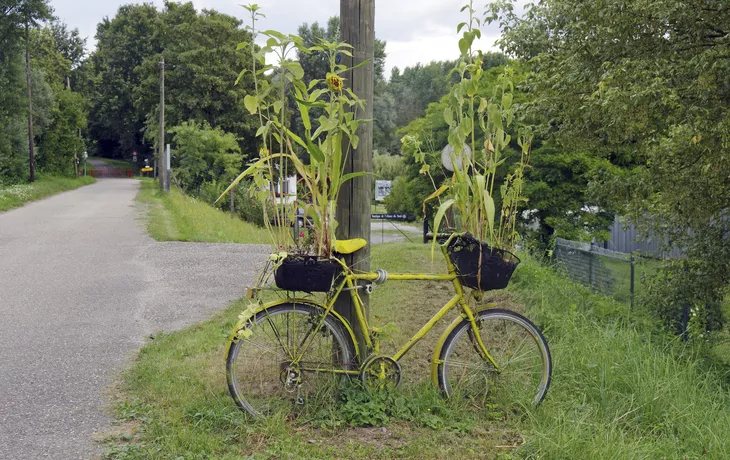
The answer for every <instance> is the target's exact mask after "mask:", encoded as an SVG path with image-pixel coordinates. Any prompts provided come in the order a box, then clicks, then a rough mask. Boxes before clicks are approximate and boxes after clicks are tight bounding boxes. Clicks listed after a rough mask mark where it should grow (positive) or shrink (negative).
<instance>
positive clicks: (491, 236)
mask: <svg viewBox="0 0 730 460" xmlns="http://www.w3.org/2000/svg"><path fill="white" fill-rule="evenodd" d="M462 11H467V12H468V13H469V21H468V22H462V23H461V24H459V25H458V28H457V31H458V32H461V31H462V30H463V34H462V37H461V38H460V40H459V51H460V52H461V58H460V59H459V61H458V62H457V64H456V66H455V68H454V69H453V71H452V72H454V73H456V74H457V75H458V76H459V83H457V84H456V85H454V87H453V88H452V89H451V91H450V92H449V94H448V97H447V102H448V106H447V107H446V109H445V110H444V114H443V117H444V120H445V121H446V123H447V124H448V126H449V135H448V143H449V146H450V147H451V149H450V152H451V153H450V155H451V164H452V165H453V169H454V172H453V175H452V176H451V178H450V179H448V180H447V181H446V183H445V184H443V185H441V186H440V187H438V188H436V190H435V191H434V193H433V194H431V195H430V196H429V197H428V198H427V199H426V201H429V200H433V199H438V200H439V206H438V209H437V211H436V214H435V216H434V228H435V229H438V228H439V227H440V225H441V223H442V221H443V220H444V218H445V217H446V215H447V211H449V210H452V211H454V214H456V216H457V217H458V219H459V226H460V230H462V231H467V232H469V233H471V234H472V235H474V236H475V237H476V238H478V239H479V240H481V241H483V242H485V243H487V244H488V245H489V246H490V247H492V248H498V249H505V250H508V251H509V250H512V249H513V248H514V245H515V243H516V241H517V240H518V238H519V235H518V234H517V231H516V218H517V209H518V206H519V205H520V204H521V203H523V202H525V201H526V198H525V197H524V196H523V185H524V171H525V169H526V168H528V167H529V160H530V148H531V143H532V135H531V134H530V132H529V130H527V129H524V128H522V129H519V130H518V138H517V144H518V146H519V148H520V150H521V157H520V161H519V162H518V163H517V166H516V167H515V169H514V170H513V171H512V172H511V173H509V174H507V177H506V178H505V179H504V181H503V182H502V183H501V184H500V183H498V177H497V168H498V167H499V166H500V165H501V164H503V163H504V161H505V159H506V155H505V153H506V150H507V149H508V148H509V145H510V142H511V141H512V138H511V136H510V135H509V134H508V129H510V128H512V127H513V125H514V123H515V106H514V105H513V93H514V85H513V83H512V80H511V75H510V72H509V70H507V71H505V73H504V74H503V75H501V76H500V77H499V80H498V84H497V85H496V87H495V89H494V93H493V95H492V97H491V98H483V97H481V96H479V95H478V94H477V92H478V89H479V83H480V81H481V78H482V76H483V75H484V73H483V71H482V61H481V59H480V56H481V55H482V53H481V52H480V51H475V50H474V49H473V43H474V40H476V39H478V38H481V31H480V30H479V28H478V27H479V26H480V25H481V23H480V20H479V19H478V18H476V17H475V16H474V13H475V10H474V8H473V2H472V1H470V2H469V3H468V4H466V5H465V6H464V7H463V8H462ZM477 140H478V141H479V142H477ZM467 147H468V148H467ZM471 152H474V153H473V156H472V155H471V154H470V153H471ZM419 158H420V159H421V161H422V162H423V165H424V167H423V169H422V170H421V172H422V173H426V174H427V173H428V164H426V163H425V160H424V155H420V156H418V155H417V156H416V159H417V160H418V159H419ZM424 170H425V171H424ZM495 193H499V194H500V196H501V203H502V206H501V210H498V209H496V206H495V200H494V196H495ZM434 244H435V242H434Z"/></svg>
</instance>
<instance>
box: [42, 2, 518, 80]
mask: <svg viewBox="0 0 730 460" xmlns="http://www.w3.org/2000/svg"><path fill="white" fill-rule="evenodd" d="M525 1H526V0H518V3H520V4H523V3H525ZM465 2H466V0H395V1H394V0H376V1H375V36H376V37H378V38H379V39H381V40H385V41H387V45H386V48H385V50H386V52H387V55H388V57H387V60H386V70H385V75H386V77H388V76H389V75H390V69H391V68H392V67H393V66H398V67H400V68H401V69H403V68H404V67H406V66H412V65H414V64H416V63H418V62H421V63H424V64H425V63H428V62H430V61H438V60H444V59H455V58H456V57H457V56H458V54H459V48H458V46H457V40H458V36H457V34H456V26H457V24H459V22H461V21H465V20H467V19H468V16H466V15H465V13H459V10H460V9H461V6H462V5H463V4H464V3H465ZM126 3H142V2H138V1H131V2H130V1H123V0H93V1H90V0H51V5H52V6H53V8H54V9H55V11H56V16H58V18H59V19H60V20H61V21H63V22H65V23H66V24H68V25H69V27H70V28H72V29H73V28H78V29H79V32H80V33H81V36H82V37H88V38H87V48H93V46H94V44H95V39H94V35H95V33H96V25H97V24H98V23H99V22H100V21H101V19H102V18H104V17H105V16H108V17H110V18H111V17H113V16H114V15H115V14H116V12H117V8H119V6H120V5H122V4H126ZM152 3H154V4H155V5H157V6H158V8H159V7H161V6H162V1H160V0H156V1H153V2H152ZM241 3H249V2H247V1H246V0H237V1H236V0H193V4H194V5H195V7H196V8H198V9H203V8H209V9H215V10H218V11H220V12H222V13H226V14H229V15H231V16H235V17H237V18H239V19H242V20H245V19H247V18H246V15H245V13H247V12H246V10H244V9H243V8H241V6H239V5H240V4H241ZM256 3H258V5H259V6H261V7H262V12H263V13H264V14H265V15H266V18H265V19H263V20H262V22H261V23H260V25H259V27H260V28H261V29H262V30H265V29H275V30H279V31H281V32H284V33H296V31H297V27H298V26H299V25H300V24H302V23H303V22H307V23H310V24H311V23H313V22H319V23H320V25H326V22H327V19H328V18H329V17H330V16H335V15H339V12H340V2H339V1H338V0H258V1H257V2H256ZM486 3H487V0H482V1H479V0H477V2H476V4H477V6H476V9H477V11H478V14H479V15H480V16H481V15H482V14H483V11H484V4H486ZM498 36H499V29H498V28H497V27H496V26H495V25H489V26H484V27H482V40H481V41H480V42H479V43H478V44H477V48H480V49H482V50H484V51H487V50H492V49H495V48H494V41H495V40H496V39H497V38H498Z"/></svg>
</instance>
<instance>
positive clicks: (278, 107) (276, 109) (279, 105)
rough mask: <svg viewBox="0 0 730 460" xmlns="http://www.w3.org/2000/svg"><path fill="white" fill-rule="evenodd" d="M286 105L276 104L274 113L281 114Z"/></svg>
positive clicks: (279, 102) (278, 102) (277, 102)
mask: <svg viewBox="0 0 730 460" xmlns="http://www.w3.org/2000/svg"><path fill="white" fill-rule="evenodd" d="M283 106H284V104H283V103H282V102H281V101H276V102H274V113H279V112H280V111H281V108H282V107H283Z"/></svg>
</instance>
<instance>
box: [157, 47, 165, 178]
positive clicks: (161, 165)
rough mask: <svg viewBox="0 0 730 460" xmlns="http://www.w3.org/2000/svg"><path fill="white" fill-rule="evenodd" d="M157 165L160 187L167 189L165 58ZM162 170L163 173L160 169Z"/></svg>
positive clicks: (161, 79)
mask: <svg viewBox="0 0 730 460" xmlns="http://www.w3.org/2000/svg"><path fill="white" fill-rule="evenodd" d="M157 144H158V145H157V165H159V169H158V175H159V177H160V189H161V190H166V187H165V184H167V180H168V179H167V168H166V167H165V164H166V162H165V159H164V158H165V58H164V57H163V58H162V61H160V140H159V142H158V143H157ZM160 170H161V171H162V174H160V173H159V171H160Z"/></svg>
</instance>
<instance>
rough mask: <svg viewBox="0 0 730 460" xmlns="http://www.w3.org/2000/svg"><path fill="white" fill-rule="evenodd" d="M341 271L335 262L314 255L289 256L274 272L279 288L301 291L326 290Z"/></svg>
mask: <svg viewBox="0 0 730 460" xmlns="http://www.w3.org/2000/svg"><path fill="white" fill-rule="evenodd" d="M341 271H342V267H341V266H340V265H339V264H338V263H337V262H332V261H331V260H319V259H318V258H317V257H316V256H296V257H293V256H289V257H287V258H286V259H284V261H283V262H282V263H281V265H279V267H278V268H277V269H276V271H275V272H274V281H275V282H276V286H277V287H278V288H279V289H286V290H287V291H303V292H328V291H329V290H330V289H331V288H332V284H333V283H334V280H335V278H336V277H337V276H338V275H339V274H340V272H341Z"/></svg>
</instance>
